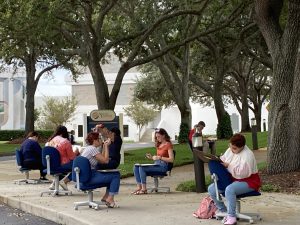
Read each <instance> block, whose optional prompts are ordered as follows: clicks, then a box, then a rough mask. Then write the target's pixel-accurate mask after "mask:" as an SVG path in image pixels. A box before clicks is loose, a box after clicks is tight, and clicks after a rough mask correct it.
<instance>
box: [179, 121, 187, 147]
mask: <svg viewBox="0 0 300 225" xmlns="http://www.w3.org/2000/svg"><path fill="white" fill-rule="evenodd" d="M188 136H189V125H188V124H186V123H181V124H180V130H179V136H178V143H187V142H188Z"/></svg>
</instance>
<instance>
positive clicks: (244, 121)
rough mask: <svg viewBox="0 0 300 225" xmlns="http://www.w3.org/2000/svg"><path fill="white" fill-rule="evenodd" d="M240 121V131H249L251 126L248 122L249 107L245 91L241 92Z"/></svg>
mask: <svg viewBox="0 0 300 225" xmlns="http://www.w3.org/2000/svg"><path fill="white" fill-rule="evenodd" d="M241 121H242V126H241V132H249V131H251V127H250V123H249V108H248V98H247V93H243V95H242V109H241Z"/></svg>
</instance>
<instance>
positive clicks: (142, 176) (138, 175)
mask: <svg viewBox="0 0 300 225" xmlns="http://www.w3.org/2000/svg"><path fill="white" fill-rule="evenodd" d="M154 164H155V165H153V166H139V165H135V166H134V169H133V172H134V176H135V180H136V182H137V183H138V184H146V177H147V173H150V172H162V173H165V172H167V170H168V164H167V163H166V162H164V161H162V160H155V162H154Z"/></svg>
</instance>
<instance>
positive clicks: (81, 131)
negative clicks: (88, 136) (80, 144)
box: [78, 125, 83, 137]
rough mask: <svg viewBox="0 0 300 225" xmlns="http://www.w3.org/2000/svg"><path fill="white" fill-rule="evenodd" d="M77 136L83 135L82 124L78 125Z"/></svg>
mask: <svg viewBox="0 0 300 225" xmlns="http://www.w3.org/2000/svg"><path fill="white" fill-rule="evenodd" d="M78 137H83V126H82V125H78Z"/></svg>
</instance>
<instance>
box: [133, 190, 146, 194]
mask: <svg viewBox="0 0 300 225" xmlns="http://www.w3.org/2000/svg"><path fill="white" fill-rule="evenodd" d="M146 194H148V192H147V190H139V191H138V192H137V193H135V195H146Z"/></svg>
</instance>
